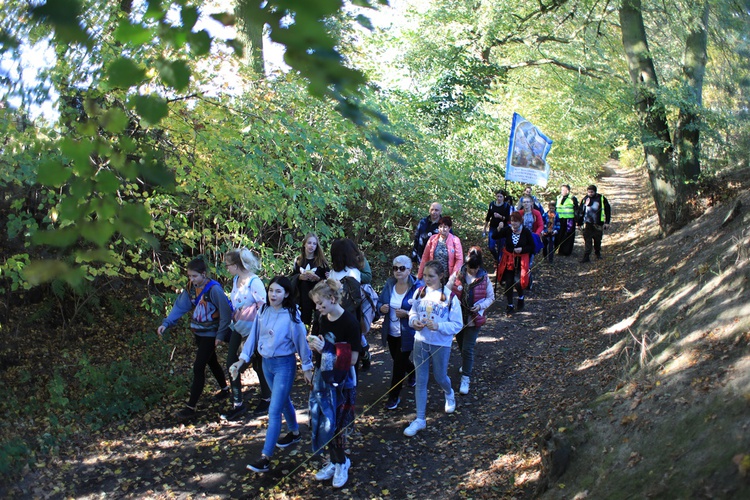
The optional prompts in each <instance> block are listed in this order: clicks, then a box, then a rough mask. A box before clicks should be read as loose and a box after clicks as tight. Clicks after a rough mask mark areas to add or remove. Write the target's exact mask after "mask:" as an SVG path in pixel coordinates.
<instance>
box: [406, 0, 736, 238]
mask: <svg viewBox="0 0 750 500" xmlns="http://www.w3.org/2000/svg"><path fill="white" fill-rule="evenodd" d="M712 5H715V8H713V7H712ZM712 12H713V13H714V15H715V18H713V20H711V21H710V19H711V18H710V15H711V13H712ZM644 16H646V17H644ZM416 17H417V18H418V19H419V25H418V26H419V27H418V29H416V30H415V32H414V37H413V40H412V43H411V45H410V47H409V48H408V50H407V56H406V57H405V59H406V60H407V61H408V63H409V64H410V67H412V68H413V69H414V73H415V75H418V76H416V78H418V79H419V80H420V81H421V82H423V83H427V84H428V86H429V88H430V89H431V90H430V92H431V93H433V95H432V96H431V97H430V98H431V99H435V98H437V100H438V102H439V103H440V105H439V106H436V109H440V110H442V111H445V110H451V111H452V112H453V113H454V114H455V113H456V112H459V114H463V116H469V114H467V112H468V113H470V112H471V110H470V109H469V108H473V109H478V108H484V109H491V108H492V107H493V106H492V103H493V102H496V103H498V105H499V106H498V107H500V108H501V109H502V108H503V107H505V108H507V105H506V106H504V105H505V104H506V103H512V105H513V106H516V107H518V108H520V109H523V110H524V111H523V113H525V114H526V115H530V116H529V117H530V118H532V119H533V120H534V121H535V123H536V122H541V123H544V121H545V115H549V114H550V113H553V114H554V111H552V110H554V109H555V106H556V105H559V103H560V102H561V99H560V93H562V94H563V95H564V94H565V93H567V94H568V95H570V96H571V97H572V98H573V100H574V102H575V105H574V108H573V109H575V110H576V111H580V112H579V113H576V114H575V115H573V116H569V117H568V120H570V119H573V120H576V121H575V122H574V123H575V128H577V129H579V130H581V131H589V130H590V131H591V132H590V133H596V134H598V135H599V137H602V136H603V139H604V142H605V144H607V145H609V146H610V147H611V148H612V149H614V148H615V146H618V145H619V144H620V143H622V142H623V141H624V142H626V143H632V142H633V140H634V139H635V142H637V143H639V144H640V147H641V148H642V149H643V151H644V154H645V158H646V162H645V164H646V166H647V168H648V171H649V175H650V178H651V181H652V187H653V196H654V201H655V205H656V210H657V212H658V214H659V220H660V225H661V229H662V231H663V232H665V233H668V232H671V231H673V230H675V229H676V228H678V227H680V226H681V225H683V224H684V223H685V222H686V221H687V220H688V219H689V217H688V215H689V212H688V207H689V197H690V195H691V193H692V192H693V189H694V187H695V185H696V181H697V179H698V176H699V175H700V172H701V171H702V169H701V161H703V160H704V158H703V155H702V147H701V144H702V141H703V140H704V138H705V137H707V133H708V137H711V138H712V140H713V141H716V140H719V139H718V135H720V134H718V135H717V134H716V133H711V131H710V129H709V128H708V122H707V121H706V118H707V116H708V115H709V113H707V111H706V110H705V109H704V108H703V106H702V94H703V90H704V89H703V87H704V80H705V76H706V68H707V59H708V53H709V50H708V48H709V44H708V42H709V40H713V42H714V43H715V44H716V45H717V46H718V47H724V46H725V45H726V41H728V40H732V39H734V38H736V37H740V38H742V37H743V35H741V33H746V32H747V27H748V23H747V19H748V12H747V9H744V10H743V8H742V7H741V5H739V4H736V3H733V2H723V0H712V2H711V3H709V2H703V3H700V4H698V5H692V4H686V3H684V2H682V1H680V0H677V1H674V2H672V3H662V4H660V5H653V6H650V9H649V10H648V11H647V12H644V11H643V9H642V5H641V2H640V0H634V1H629V0H623V1H622V3H621V5H620V6H619V7H612V6H610V5H609V4H604V5H602V4H600V3H599V2H597V1H589V0H578V1H573V0H551V1H549V2H521V3H514V4H512V5H511V4H510V3H509V2H507V1H505V0H494V1H490V2H478V3H470V4H460V5H455V3H454V2H448V1H442V0H436V1H434V2H432V3H431V8H430V9H428V10H427V11H426V13H420V14H418V15H417V16H416ZM709 21H710V22H714V23H716V25H717V29H716V30H714V32H713V38H712V39H711V38H709V36H708V34H709V29H708V28H709ZM719 27H720V28H719ZM654 40H655V43H653V41H654ZM719 50H726V49H725V48H720V49H719ZM730 50H733V49H730ZM623 51H624V53H625V56H626V57H625V59H624V62H625V65H624V66H623V58H622V53H623ZM428 54H429V57H428ZM451 75H461V78H455V77H453V76H451ZM657 75H661V76H660V77H657ZM446 76H447V77H448V78H447V79H446ZM709 77H710V74H709ZM482 80H484V81H485V82H486V83H483V84H480V87H481V86H482V85H483V86H484V88H485V90H484V91H482V90H481V88H480V87H477V86H475V85H467V82H471V81H474V82H480V81H482ZM660 80H661V81H663V82H665V83H660ZM627 81H629V82H630V97H627V96H626V90H627V89H626V87H625V86H624V84H625V83H626V82H627ZM435 82H437V85H435ZM547 82H550V83H552V82H554V83H552V84H551V85H550V84H547ZM446 83H447V84H448V85H447V87H446V85H445V84H446ZM561 85H562V87H561ZM478 89H479V90H478ZM532 89H533V90H532ZM477 90H478V91H477ZM498 90H500V92H498ZM633 90H634V91H635V92H633ZM467 91H470V92H467ZM722 92H723V91H722ZM469 95H471V96H473V97H472V98H473V102H474V104H471V100H467V99H466V98H467V97H468V96H469ZM441 96H443V97H441ZM445 96H449V99H447V100H446V99H445ZM519 96H523V97H521V99H519ZM477 98H478V99H477ZM618 100H619V101H620V102H617V101H618ZM597 101H598V102H597ZM583 102H588V103H590V104H591V108H590V109H588V110H586V109H585V107H582V106H581V103H583ZM461 103H469V104H470V106H469V107H468V108H466V109H462V108H461V107H460V106H456V104H461ZM542 103H547V104H546V105H545V104H542ZM627 103H631V104H632V109H633V110H635V113H634V114H633V115H632V117H633V118H634V120H630V119H627V118H624V117H623V116H618V115H621V113H620V111H623V110H624V109H626V108H623V107H622V104H627ZM542 109H543V110H544V111H542ZM740 110H741V106H738V108H737V111H738V112H740V113H741V111H740ZM584 111H585V112H584ZM506 114H507V113H506ZM576 115H577V116H576ZM738 116H739V115H738ZM551 122H552V123H551V126H548V127H547V130H552V131H554V130H555V128H559V127H560V126H561V125H562V122H561V121H555V120H551ZM712 123H714V124H716V125H719V123H718V122H717V121H716V120H712ZM632 125H635V130H636V131H637V132H636V134H633V130H632ZM595 128H598V130H599V131H598V132H594V131H593V130H594V129H595ZM717 132H718V131H717ZM585 134H586V132H584V135H585ZM603 134H604V135H603ZM552 135H553V136H554V135H555V134H554V133H552ZM554 138H555V137H553V139H554ZM570 139H571V137H570V132H569V130H568V129H566V131H565V134H564V135H563V140H562V141H556V146H555V147H554V148H553V151H552V154H551V156H550V159H551V161H553V162H554V161H555V159H556V154H557V151H559V150H560V146H563V147H564V145H565V143H566V142H567V141H569V140H570ZM568 149H569V150H573V149H579V150H580V149H581V148H575V147H573V148H568ZM582 153H583V154H584V155H588V154H589V153H594V154H596V155H599V152H598V151H596V150H589V151H582ZM578 158H580V160H578V159H574V158H569V157H566V158H564V161H563V163H565V164H571V163H576V162H577V161H583V162H592V161H597V158H596V157H594V156H588V158H584V157H582V156H581V155H579V156H578ZM600 158H601V157H600ZM558 164H559V163H558Z"/></svg>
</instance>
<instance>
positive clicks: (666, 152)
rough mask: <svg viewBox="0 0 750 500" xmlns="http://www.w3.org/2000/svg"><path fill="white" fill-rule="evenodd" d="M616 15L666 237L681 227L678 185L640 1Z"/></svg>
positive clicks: (632, 0) (626, 1)
mask: <svg viewBox="0 0 750 500" xmlns="http://www.w3.org/2000/svg"><path fill="white" fill-rule="evenodd" d="M619 14H620V26H621V29H622V45H623V47H624V49H625V56H626V60H627V63H628V71H629V73H630V79H631V81H632V83H633V88H634V89H635V95H636V102H635V108H636V111H637V113H638V117H639V120H640V128H641V142H642V143H643V151H644V154H645V156H646V166H647V167H648V175H649V179H650V180H651V191H652V194H653V196H654V203H655V205H656V212H657V214H658V215H659V226H660V227H661V231H662V233H665V234H669V233H671V232H672V231H674V230H675V229H677V228H679V227H680V226H681V225H684V222H683V221H681V218H682V217H681V215H682V212H683V210H682V208H683V207H682V206H681V205H682V202H683V199H682V196H681V185H680V184H681V183H680V182H679V180H678V179H677V178H676V176H675V168H674V161H673V149H672V140H671V138H670V134H669V124H668V123H667V114H666V111H665V109H664V106H663V105H662V104H660V103H659V102H658V100H657V98H656V93H657V90H658V89H659V81H658V79H657V77H656V70H655V68H654V61H653V59H652V57H651V53H650V51H649V48H648V40H647V38H646V29H645V28H644V26H643V15H642V12H641V0H622V4H621V5H620V13H619Z"/></svg>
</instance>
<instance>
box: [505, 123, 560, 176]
mask: <svg viewBox="0 0 750 500" xmlns="http://www.w3.org/2000/svg"><path fill="white" fill-rule="evenodd" d="M551 147H552V140H551V139H550V138H548V137H547V136H546V135H544V134H543V133H542V131H541V130H539V129H538V128H536V127H535V126H534V125H532V124H531V122H529V121H528V120H526V119H525V118H524V117H523V116H521V115H519V114H518V113H513V123H512V124H511V126H510V142H509V144H508V161H507V164H506V166H505V180H506V181H516V182H523V183H524V184H534V185H537V186H542V187H545V186H546V185H547V179H549V165H548V164H547V153H549V150H550V148H551Z"/></svg>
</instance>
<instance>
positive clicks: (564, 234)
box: [555, 219, 576, 255]
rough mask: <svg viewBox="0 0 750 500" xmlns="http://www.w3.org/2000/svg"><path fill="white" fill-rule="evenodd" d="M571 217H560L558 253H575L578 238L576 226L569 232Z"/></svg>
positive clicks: (557, 242) (556, 241)
mask: <svg viewBox="0 0 750 500" xmlns="http://www.w3.org/2000/svg"><path fill="white" fill-rule="evenodd" d="M569 220H570V219H560V231H559V232H558V233H557V238H556V239H555V244H556V245H557V253H558V254H559V255H570V254H572V253H573V243H574V242H575V239H576V226H575V224H573V227H572V228H571V229H570V232H568V221H569Z"/></svg>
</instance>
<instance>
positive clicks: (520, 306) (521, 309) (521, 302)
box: [518, 299, 524, 312]
mask: <svg viewBox="0 0 750 500" xmlns="http://www.w3.org/2000/svg"><path fill="white" fill-rule="evenodd" d="M523 302H524V300H523V299H518V311H519V312H520V311H523Z"/></svg>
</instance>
